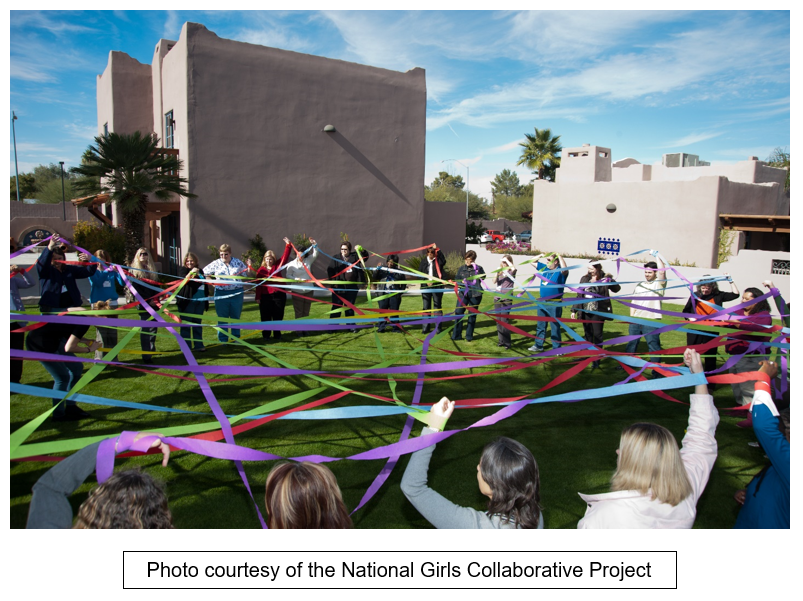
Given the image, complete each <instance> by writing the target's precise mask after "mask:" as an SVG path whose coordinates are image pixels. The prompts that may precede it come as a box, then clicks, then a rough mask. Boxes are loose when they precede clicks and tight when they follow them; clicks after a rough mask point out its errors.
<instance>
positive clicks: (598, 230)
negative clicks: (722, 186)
mask: <svg viewBox="0 0 803 601" xmlns="http://www.w3.org/2000/svg"><path fill="white" fill-rule="evenodd" d="M718 191H719V178H713V177H712V178H703V179H701V180H697V181H693V182H663V183H656V182H632V183H628V182H626V183H613V182H607V183H604V182H598V183H593V184H553V183H549V182H539V181H536V182H535V189H534V195H535V200H534V204H533V242H532V244H533V248H538V249H539V250H541V251H544V252H549V251H557V252H560V253H588V254H596V249H597V241H598V239H599V238H600V237H605V238H619V239H620V242H621V245H622V246H621V248H622V254H629V253H632V252H635V251H637V250H641V249H644V248H654V249H657V250H659V251H660V252H661V254H663V255H664V256H665V257H667V259H669V260H674V259H679V260H680V261H682V262H684V263H691V262H694V263H696V264H697V266H699V267H711V266H713V265H715V264H716V253H717V244H716V243H717V241H718V228H719V212H718V210H717V194H718ZM608 204H614V205H616V212H614V213H608V211H607V210H606V207H607V205H608Z"/></svg>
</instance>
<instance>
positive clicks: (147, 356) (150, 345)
mask: <svg viewBox="0 0 803 601" xmlns="http://www.w3.org/2000/svg"><path fill="white" fill-rule="evenodd" d="M128 273H130V274H131V276H133V277H134V278H136V279H137V280H143V281H140V282H137V281H132V282H131V285H132V286H133V287H134V290H136V291H137V294H139V295H140V296H141V297H142V300H144V301H145V302H147V303H148V304H149V305H150V306H151V307H152V308H154V309H155V308H156V305H155V304H154V302H153V301H151V300H150V299H151V298H153V297H155V296H158V295H159V291H157V290H154V289H153V288H151V287H149V285H148V284H147V283H146V282H145V281H144V280H151V281H158V278H159V276H158V275H157V273H156V265H154V263H153V259H152V258H151V253H150V252H149V251H148V249H147V248H145V247H144V246H143V247H141V248H139V249H137V252H136V254H135V255H134V259H133V260H132V261H131V264H130V265H129V269H128ZM126 294H128V295H131V293H130V292H126ZM131 296H132V300H133V295H131ZM139 318H140V319H141V320H142V321H148V320H149V319H150V318H151V314H150V313H148V311H147V310H145V307H140V309H139ZM139 346H140V348H141V349H142V351H143V355H142V362H143V363H145V364H146V365H151V364H153V357H151V353H153V352H154V351H156V328H155V327H144V326H143V327H142V328H141V329H140V334H139Z"/></svg>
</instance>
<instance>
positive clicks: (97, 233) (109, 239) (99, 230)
mask: <svg viewBox="0 0 803 601" xmlns="http://www.w3.org/2000/svg"><path fill="white" fill-rule="evenodd" d="M73 242H74V243H75V245H76V246H80V247H81V248H85V249H86V250H88V251H89V252H91V253H93V254H94V253H95V251H97V250H98V249H101V248H102V249H103V250H105V251H106V252H107V253H109V256H110V257H111V259H112V262H113V263H118V264H120V265H122V264H124V263H125V234H123V232H122V231H121V230H120V229H118V228H116V227H112V226H110V225H106V224H105V223H104V224H102V225H96V224H94V223H91V222H89V221H79V222H78V223H76V224H75V227H74V228H73Z"/></svg>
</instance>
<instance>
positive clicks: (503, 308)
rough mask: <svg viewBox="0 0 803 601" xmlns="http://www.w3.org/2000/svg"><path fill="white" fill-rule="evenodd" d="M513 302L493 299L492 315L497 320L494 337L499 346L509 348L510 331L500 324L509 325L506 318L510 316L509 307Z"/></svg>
mask: <svg viewBox="0 0 803 601" xmlns="http://www.w3.org/2000/svg"><path fill="white" fill-rule="evenodd" d="M512 304H513V301H512V300H511V299H509V298H495V299H494V313H495V314H496V318H497V319H498V320H499V322H497V324H496V337H497V341H498V344H500V345H501V346H506V347H510V330H508V329H507V328H506V327H505V326H503V325H502V323H510V320H509V319H506V317H507V316H508V315H509V314H510V305H512ZM466 335H467V336H468V328H466Z"/></svg>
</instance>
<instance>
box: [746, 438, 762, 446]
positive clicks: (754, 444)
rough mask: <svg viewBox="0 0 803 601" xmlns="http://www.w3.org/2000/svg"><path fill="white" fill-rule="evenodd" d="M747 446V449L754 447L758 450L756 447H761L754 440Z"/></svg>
mask: <svg viewBox="0 0 803 601" xmlns="http://www.w3.org/2000/svg"><path fill="white" fill-rule="evenodd" d="M747 446H749V447H755V448H758V447H760V446H761V445H760V444H759V443H758V441H756V440H754V441H752V442H748V443H747Z"/></svg>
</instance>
